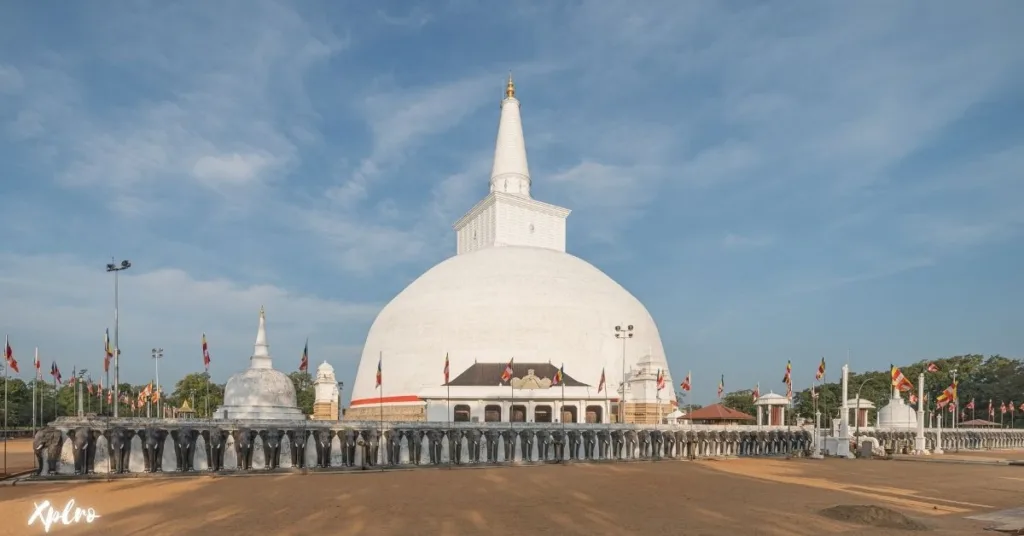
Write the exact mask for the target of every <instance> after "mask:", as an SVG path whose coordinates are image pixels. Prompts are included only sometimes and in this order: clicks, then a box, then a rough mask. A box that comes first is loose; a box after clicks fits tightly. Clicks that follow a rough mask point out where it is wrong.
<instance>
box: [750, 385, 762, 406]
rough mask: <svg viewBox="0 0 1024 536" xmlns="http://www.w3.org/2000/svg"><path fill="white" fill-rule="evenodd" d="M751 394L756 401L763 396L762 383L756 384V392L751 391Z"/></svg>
mask: <svg viewBox="0 0 1024 536" xmlns="http://www.w3.org/2000/svg"><path fill="white" fill-rule="evenodd" d="M751 395H752V398H753V399H754V402H757V399H759V398H761V384H757V385H755V386H754V392H753V393H751Z"/></svg>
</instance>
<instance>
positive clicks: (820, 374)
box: [814, 357, 825, 382]
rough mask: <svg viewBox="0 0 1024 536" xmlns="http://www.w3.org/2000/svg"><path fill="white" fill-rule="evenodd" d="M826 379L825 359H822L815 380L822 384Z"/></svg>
mask: <svg viewBox="0 0 1024 536" xmlns="http://www.w3.org/2000/svg"><path fill="white" fill-rule="evenodd" d="M824 377H825V358H824V357H822V358H821V364H820V365H818V373H817V374H815V375H814V379H815V380H818V381H819V382H820V381H821V379H822V378H824Z"/></svg>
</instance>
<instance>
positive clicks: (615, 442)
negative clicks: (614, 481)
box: [611, 430, 626, 460]
mask: <svg viewBox="0 0 1024 536" xmlns="http://www.w3.org/2000/svg"><path fill="white" fill-rule="evenodd" d="M611 434H612V458H613V459H616V460H621V459H625V457H626V432H625V431H623V430H612V432H611Z"/></svg>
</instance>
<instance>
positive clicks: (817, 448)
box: [811, 411, 823, 460]
mask: <svg viewBox="0 0 1024 536" xmlns="http://www.w3.org/2000/svg"><path fill="white" fill-rule="evenodd" d="M812 437H814V450H813V451H812V452H811V458H813V459H815V460H820V459H822V458H823V456H822V455H821V412H820V411H815V412H814V435H813V436H812Z"/></svg>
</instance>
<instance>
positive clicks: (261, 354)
mask: <svg viewBox="0 0 1024 536" xmlns="http://www.w3.org/2000/svg"><path fill="white" fill-rule="evenodd" d="M213 418H214V419H260V420H264V419H288V420H294V419H300V420H305V418H306V416H305V415H303V413H302V411H301V410H300V409H299V407H298V404H296V402H295V386H294V385H292V380H291V379H290V378H288V376H287V375H285V374H284V373H283V372H281V371H278V370H274V364H273V361H272V360H271V359H270V345H268V344H267V325H266V315H265V313H264V311H263V308H262V307H260V327H259V331H257V332H256V345H255V348H254V349H253V352H252V357H250V358H249V368H248V369H247V370H245V371H244V372H240V373H238V374H235V375H234V376H232V377H231V379H229V380H228V384H227V386H226V387H225V388H224V405H223V406H221V407H219V408H217V411H216V412H215V413H214V414H213Z"/></svg>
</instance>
